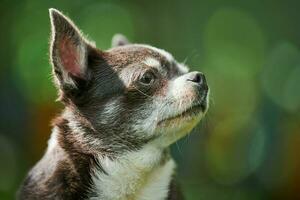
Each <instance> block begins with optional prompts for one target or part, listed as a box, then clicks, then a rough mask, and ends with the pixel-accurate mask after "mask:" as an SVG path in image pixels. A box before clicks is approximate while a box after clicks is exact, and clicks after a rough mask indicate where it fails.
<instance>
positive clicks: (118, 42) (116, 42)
mask: <svg viewBox="0 0 300 200" xmlns="http://www.w3.org/2000/svg"><path fill="white" fill-rule="evenodd" d="M127 44H130V42H129V40H128V39H127V38H126V37H125V36H124V35H122V34H120V33H118V34H115V35H114V36H113V38H112V41H111V46H112V47H119V46H124V45H127Z"/></svg>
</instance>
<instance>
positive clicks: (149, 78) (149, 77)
mask: <svg viewBox="0 0 300 200" xmlns="http://www.w3.org/2000/svg"><path fill="white" fill-rule="evenodd" d="M154 79H155V75H154V74H153V73H152V72H146V73H145V74H143V76H142V77H141V78H140V82H141V83H142V84H144V85H150V84H152V83H153V81H154Z"/></svg>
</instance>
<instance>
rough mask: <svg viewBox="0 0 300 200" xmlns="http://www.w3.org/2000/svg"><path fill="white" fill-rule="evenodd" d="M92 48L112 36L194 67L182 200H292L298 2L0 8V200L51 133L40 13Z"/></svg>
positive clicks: (78, 0)
mask: <svg viewBox="0 0 300 200" xmlns="http://www.w3.org/2000/svg"><path fill="white" fill-rule="evenodd" d="M50 7H54V8H57V9H59V10H62V11H63V12H64V13H65V14H67V15H69V16H70V17H71V18H72V19H73V20H74V21H75V22H76V24H77V25H78V26H79V27H80V28H81V29H82V30H83V32H84V33H85V34H88V35H87V36H88V38H90V39H92V40H94V41H95V42H96V44H97V46H98V47H99V48H101V49H108V48H110V41H111V37H112V36H113V34H114V33H123V34H125V35H127V36H128V38H129V39H130V40H132V41H133V42H137V43H149V44H152V45H154V46H158V47H161V48H163V49H166V50H168V51H170V52H171V53H172V54H173V55H174V56H175V57H176V58H177V59H178V60H179V61H180V62H186V64H188V65H189V66H190V67H191V69H192V70H199V71H203V72H204V73H205V74H206V75H207V80H208V83H209V85H210V89H211V103H210V105H211V108H210V111H209V113H208V115H207V117H206V119H205V120H204V121H203V122H202V123H201V124H200V125H199V126H198V127H197V128H195V130H194V131H193V132H192V134H190V135H189V136H187V137H186V138H184V139H182V140H181V141H179V142H177V143H176V144H175V145H173V147H172V151H173V153H174V155H175V158H176V160H178V163H179V164H178V165H179V180H180V182H181V184H182V187H183V190H184V192H185V194H186V196H187V197H188V199H190V200H193V199H195V200H196V199H197V200H201V199H211V200H227V199H228V200H235V199H236V200H248V199H249V200H250V199H257V200H260V199H262V200H265V199H300V194H299V190H300V157H299V155H298V152H299V151H300V114H299V111H300V39H299V32H300V30H299V29H300V26H299V22H298V21H299V20H298V19H299V18H300V12H299V9H300V2H298V1H292V0H286V1H283V0H282V1H279V0H252V1H234V0H227V1H225V0H210V1H204V0H186V1H179V0H167V1H155V0H153V1H140V0H129V1H125V0H123V1H121V0H85V1H83V0H73V1H59V0H51V1H50V0H45V1H37V0H26V1H25V0H24V1H17V0H10V1H8V0H1V7H0V11H1V12H0V13H1V17H0V25H1V31H0V41H1V48H0V58H1V67H0V88H1V93H0V95H1V96H0V111H1V116H0V117H1V120H0V199H3V200H4V199H13V198H14V195H15V192H16V190H17V188H18V186H19V184H20V182H21V181H22V179H23V177H24V176H25V174H26V172H27V171H28V170H29V168H30V167H31V166H32V165H33V164H34V163H35V162H36V161H37V160H38V159H39V158H40V157H41V155H42V154H43V152H44V149H45V147H46V141H47V139H48V137H49V134H50V132H51V127H50V126H49V124H50V120H51V118H53V116H54V115H55V113H57V112H58V111H59V110H60V109H61V106H60V105H59V104H58V103H54V100H55V98H56V91H55V88H54V87H53V84H52V78H51V67H50V65H49V61H48V60H49V58H48V38H49V33H50V23H49V17H48V8H50Z"/></svg>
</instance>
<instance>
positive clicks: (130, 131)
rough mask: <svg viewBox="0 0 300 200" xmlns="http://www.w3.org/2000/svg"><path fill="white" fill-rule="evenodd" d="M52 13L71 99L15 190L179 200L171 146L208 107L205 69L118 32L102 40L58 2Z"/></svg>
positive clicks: (59, 66) (26, 195)
mask: <svg viewBox="0 0 300 200" xmlns="http://www.w3.org/2000/svg"><path fill="white" fill-rule="evenodd" d="M49 13H50V19H51V32H52V34H51V35H52V37H51V41H50V60H51V64H52V66H53V68H52V69H53V77H54V83H55V85H56V86H57V89H58V93H59V95H58V96H59V97H58V99H59V100H60V101H61V102H62V103H63V104H64V106H65V108H64V110H63V111H62V112H61V114H60V115H59V116H58V117H57V118H56V119H55V120H54V121H53V129H52V134H51V137H50V139H49V141H48V148H47V150H46V152H45V154H44V156H43V157H42V159H41V160H40V161H39V162H38V163H37V164H36V165H35V166H34V167H33V168H32V169H31V170H30V172H29V173H28V175H27V177H26V178H25V180H24V181H23V184H22V186H21V188H20V190H19V193H18V197H19V199H22V200H29V199H30V200H35V199H38V200H41V199H42V200H48V199H59V200H60V199H63V200H65V199H66V200H69V199H80V200H81V199H90V200H96V199H103V200H163V199H164V200H165V199H169V200H178V199H183V195H182V193H181V192H180V190H179V187H178V186H177V184H176V182H175V178H174V176H175V162H174V161H173V159H172V157H171V155H170V152H169V146H170V145H171V144H172V143H174V142H175V141H177V140H178V139H180V138H182V137H183V136H185V135H186V134H188V133H189V132H190V131H191V130H192V129H193V127H195V125H196V124H197V123H198V122H199V121H200V120H201V119H202V118H203V116H204V115H205V113H206V112H207V109H208V106H209V103H208V102H209V101H208V98H209V88H208V85H207V82H206V79H205V76H204V75H203V73H201V72H197V71H194V72H189V69H188V67H187V66H185V65H184V64H181V63H179V62H177V61H176V60H175V59H174V58H173V56H172V55H171V54H170V53H168V52H166V51H164V50H162V49H158V48H155V47H152V46H150V45H144V44H130V43H129V42H128V40H127V39H126V37H125V36H123V35H120V34H117V35H115V36H114V37H113V40H112V46H113V47H112V48H111V49H109V50H106V51H104V50H100V49H97V48H96V46H95V44H94V43H93V42H91V41H88V40H87V39H86V38H85V37H84V36H83V34H82V33H81V31H80V30H79V29H78V28H77V27H76V26H75V24H74V23H73V22H72V21H71V20H70V19H69V18H68V17H66V16H65V15H63V14H62V13H61V12H60V11H58V10H56V9H49ZM103 31H105V30H103Z"/></svg>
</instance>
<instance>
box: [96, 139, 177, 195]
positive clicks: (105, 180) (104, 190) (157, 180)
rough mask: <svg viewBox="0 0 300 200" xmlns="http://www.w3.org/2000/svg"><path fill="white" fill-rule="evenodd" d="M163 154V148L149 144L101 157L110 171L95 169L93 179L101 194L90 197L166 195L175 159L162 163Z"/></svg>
mask: <svg viewBox="0 0 300 200" xmlns="http://www.w3.org/2000/svg"><path fill="white" fill-rule="evenodd" d="M161 158H162V149H160V148H158V147H155V145H150V144H149V145H146V146H145V147H144V148H142V149H141V150H139V151H135V152H130V153H128V154H126V155H124V156H122V157H121V158H118V159H116V160H111V159H109V158H107V157H106V158H102V157H99V162H100V164H101V165H102V167H103V169H104V170H105V171H106V172H107V173H108V175H106V174H104V173H102V172H96V175H95V176H94V177H93V182H94V185H95V188H96V190H97V194H98V197H93V198H91V199H93V200H95V199H106V200H132V199H136V200H153V199H155V200H160V199H161V200H162V199H165V198H166V197H167V194H168V187H169V184H170V180H171V176H172V173H173V171H174V167H175V163H174V162H173V160H169V161H167V162H166V163H164V164H163V165H162V166H161V165H160V164H161V163H160V162H161Z"/></svg>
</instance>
